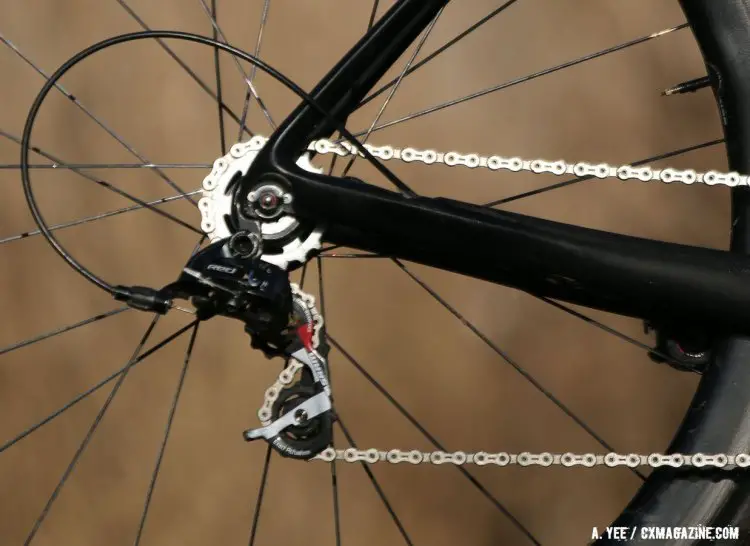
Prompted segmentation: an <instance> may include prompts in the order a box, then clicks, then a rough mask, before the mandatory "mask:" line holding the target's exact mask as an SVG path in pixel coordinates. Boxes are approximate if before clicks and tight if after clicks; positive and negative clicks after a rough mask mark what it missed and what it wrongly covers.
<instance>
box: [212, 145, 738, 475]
mask: <svg viewBox="0 0 750 546" xmlns="http://www.w3.org/2000/svg"><path fill="white" fill-rule="evenodd" d="M267 140H268V139H267V138H265V137H262V136H255V137H253V138H251V139H250V140H248V141H247V142H243V143H239V144H235V145H234V146H232V148H231V150H230V154H231V156H232V157H234V158H241V157H243V156H245V155H246V154H247V153H249V152H256V151H258V150H260V149H261V148H263V145H264V144H265V143H266V141H267ZM364 146H365V148H366V149H367V150H368V151H369V152H370V153H371V154H372V155H373V156H375V157H376V158H378V159H381V160H384V161H391V160H394V159H396V160H401V161H404V162H406V163H412V162H421V163H425V164H427V165H432V164H435V163H440V164H444V165H448V166H451V167H453V166H463V167H468V168H470V169H476V168H486V169H490V170H492V171H498V170H507V171H511V172H519V171H528V172H531V173H535V174H554V175H556V176H563V175H573V176H577V177H585V176H591V177H595V178H599V179H605V178H616V179H619V180H623V181H624V180H640V181H641V182H663V183H666V184H671V183H673V182H677V183H682V184H695V183H701V184H707V185H709V186H714V185H724V186H729V187H735V186H747V185H748V176H747V175H741V174H739V173H737V172H730V173H721V172H717V171H707V172H704V173H700V172H696V171H695V170H692V169H686V170H678V169H673V168H665V169H652V168H651V167H633V166H631V165H620V166H613V165H609V164H607V163H599V164H591V163H586V162H578V163H566V162H565V161H562V160H558V161H547V160H545V159H532V160H528V159H522V158H520V157H502V156H497V155H492V156H482V155H479V154H474V153H471V154H460V153H458V152H438V151H436V150H417V149H415V148H396V147H394V146H388V145H385V146H375V145H372V144H365V145H364ZM308 150H309V151H315V152H316V153H318V154H336V155H339V156H342V157H344V156H348V155H359V156H362V153H361V152H359V151H358V150H357V149H356V148H355V147H354V146H353V145H352V144H351V143H349V142H334V141H331V140H327V139H321V140H316V141H313V142H311V143H310V146H309V147H308ZM225 163H226V162H225V160H224V159H223V158H222V159H219V160H217V163H216V164H215V165H214V172H212V173H211V175H209V176H208V177H207V178H206V182H204V189H206V190H211V189H213V188H212V187H211V185H212V183H213V181H214V180H215V179H216V178H218V176H219V175H220V173H222V172H223V171H224V170H226V164H225ZM207 186H208V187H207ZM204 219H205V216H204ZM293 290H294V294H295V296H296V297H298V298H302V299H303V301H304V304H305V306H306V307H307V308H308V309H309V310H310V311H311V312H312V313H313V316H314V317H315V323H316V326H315V336H316V339H315V343H314V346H315V347H316V348H317V346H318V344H319V340H318V335H319V332H320V327H321V326H322V324H323V319H322V317H321V316H320V314H319V313H318V312H317V310H316V309H315V306H314V299H313V298H312V296H310V295H308V294H306V293H304V292H302V291H301V290H299V288H298V287H297V286H296V285H293ZM302 367H303V365H302V364H301V363H299V362H296V361H294V360H292V361H291V362H290V364H289V366H287V368H285V369H284V370H283V371H282V372H281V373H280V374H279V377H278V379H277V380H276V382H275V383H274V384H273V385H272V386H271V387H269V388H268V389H267V390H266V393H265V398H264V401H263V405H262V406H261V408H260V409H259V410H258V417H259V419H260V421H261V423H263V425H264V426H267V425H269V424H270V423H271V408H272V406H273V404H274V402H275V401H276V399H277V398H278V396H279V394H280V393H281V390H282V389H283V388H284V387H285V386H287V385H289V384H291V383H292V381H293V380H294V377H295V376H296V374H297V372H298V371H299V370H301V369H302ZM312 460H317V461H326V462H331V461H334V460H336V461H343V462H347V463H357V462H362V463H366V464H375V463H383V462H387V463H390V464H402V463H406V464H412V465H420V464H431V465H443V464H449V465H454V466H464V465H476V466H500V467H505V466H521V467H527V466H542V467H550V466H563V467H567V468H570V467H584V468H593V467H596V466H607V467H609V468H617V467H629V468H637V467H641V466H648V467H651V468H659V467H664V466H669V467H672V468H682V467H694V468H716V469H723V470H733V469H736V468H748V467H750V454H747V453H740V454H737V455H728V454H724V453H718V454H706V453H695V454H692V455H688V454H680V453H674V454H669V455H666V454H662V453H651V454H647V455H645V454H639V453H628V454H621V453H607V454H605V455H602V454H596V453H549V452H544V453H530V452H523V453H509V452H505V451H501V452H492V453H490V452H485V451H477V452H466V451H453V452H447V451H440V450H436V451H419V450H410V451H407V450H401V449H391V450H388V451H383V450H379V449H374V448H371V449H356V448H349V449H334V448H332V447H329V448H327V449H325V450H324V451H323V452H321V453H319V454H318V455H316V456H315V457H313V459H312Z"/></svg>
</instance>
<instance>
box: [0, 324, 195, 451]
mask: <svg viewBox="0 0 750 546" xmlns="http://www.w3.org/2000/svg"><path fill="white" fill-rule="evenodd" d="M192 326H193V324H192V323H191V324H188V325H187V326H184V327H182V328H180V329H179V330H177V331H176V332H174V333H173V334H171V335H169V336H167V337H166V338H164V339H163V340H161V341H160V342H159V343H157V344H156V345H154V346H153V347H151V348H150V349H149V350H147V351H145V352H144V353H143V354H142V355H140V356H138V358H136V359H135V361H134V362H133V363H132V365H131V363H130V362H128V363H127V364H126V365H125V366H124V367H123V368H120V369H119V370H118V371H116V372H115V373H113V374H110V375H109V376H107V377H105V378H104V379H102V380H101V381H99V383H97V384H96V385H94V386H93V387H91V388H89V389H88V390H86V391H84V392H82V393H81V394H79V395H78V396H76V397H75V398H73V399H72V400H71V401H70V402H67V403H66V404H64V405H63V406H61V407H60V408H59V409H57V410H55V411H54V412H52V413H50V414H49V415H48V416H47V417H45V418H44V419H42V420H41V421H38V422H37V423H36V424H34V425H32V426H31V427H29V428H27V429H26V430H24V431H23V432H22V433H21V434H19V435H17V436H15V437H14V438H12V439H10V440H8V441H7V442H5V443H4V444H3V445H1V446H0V453H2V452H3V451H5V450H6V449H8V448H10V447H12V446H14V445H15V444H17V443H18V442H20V441H21V440H23V439H24V438H26V437H27V436H28V435H29V434H31V433H32V432H34V431H36V430H38V429H40V428H41V427H43V426H44V425H46V424H47V423H49V422H50V421H52V420H54V419H56V418H57V417H59V416H60V415H62V414H63V413H65V412H66V411H68V410H69V409H70V408H72V407H73V406H75V405H76V404H77V403H78V402H80V401H81V400H85V399H86V398H88V397H89V396H91V395H92V394H94V393H95V392H96V391H98V390H99V389H101V388H102V387H103V386H104V385H106V384H107V383H110V382H111V381H112V380H114V379H115V378H117V377H119V376H120V375H122V374H123V373H124V372H125V370H126V369H127V368H128V367H132V366H136V365H138V364H140V363H141V362H143V361H144V360H145V359H146V358H148V357H149V356H151V355H152V354H154V353H155V352H156V351H158V350H159V349H161V348H162V347H164V346H165V345H168V344H169V343H171V342H172V341H174V340H175V339H177V338H178V337H179V336H181V335H182V334H184V333H185V332H187V331H188V330H189V329H190V328H192Z"/></svg>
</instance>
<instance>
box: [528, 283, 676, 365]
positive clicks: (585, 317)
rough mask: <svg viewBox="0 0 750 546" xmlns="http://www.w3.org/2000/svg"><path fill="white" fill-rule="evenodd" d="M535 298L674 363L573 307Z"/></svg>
mask: <svg viewBox="0 0 750 546" xmlns="http://www.w3.org/2000/svg"><path fill="white" fill-rule="evenodd" d="M532 295H533V294H532ZM534 297H535V298H537V299H539V300H541V301H543V302H544V303H547V304H549V305H551V306H552V307H555V308H557V309H559V310H560V311H563V312H565V313H568V314H569V315H572V316H574V317H576V318H578V319H580V320H582V321H584V322H587V323H588V324H591V325H592V326H596V327H597V328H599V329H600V330H603V331H605V332H607V333H608V334H612V335H613V336H615V337H618V338H620V339H621V340H623V341H627V342H628V343H630V344H631V345H634V346H636V347H638V348H639V349H645V350H646V351H648V352H650V353H653V354H655V355H656V356H658V357H660V358H663V359H664V360H666V361H668V362H674V359H673V358H672V357H670V356H668V355H665V354H664V353H662V352H660V351H657V350H656V349H654V348H653V347H650V346H648V345H646V344H645V343H642V342H640V341H638V340H637V339H634V338H632V337H630V336H628V335H626V334H623V333H622V332H620V331H618V330H615V329H614V328H611V327H610V326H607V325H606V324H604V323H603V322H600V321H598V320H596V319H593V318H591V317H590V316H588V315H584V314H583V313H579V312H578V311H576V310H575V309H573V308H571V307H568V306H567V305H563V304H562V303H560V302H557V301H555V300H552V299H549V298H545V297H543V296H534ZM677 364H679V363H677Z"/></svg>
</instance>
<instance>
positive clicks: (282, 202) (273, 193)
mask: <svg viewBox="0 0 750 546" xmlns="http://www.w3.org/2000/svg"><path fill="white" fill-rule="evenodd" d="M247 201H248V204H249V205H250V209H251V211H252V212H253V214H254V215H256V216H258V217H259V218H262V219H264V220H273V219H274V218H277V217H278V216H280V215H281V214H282V213H283V212H284V209H285V208H286V205H289V204H290V203H291V202H292V195H291V194H290V193H287V192H286V191H285V190H284V189H283V188H282V187H281V186H280V185H278V184H276V183H267V184H263V185H261V186H259V187H257V188H255V189H254V190H253V191H251V192H250V193H248V194H247Z"/></svg>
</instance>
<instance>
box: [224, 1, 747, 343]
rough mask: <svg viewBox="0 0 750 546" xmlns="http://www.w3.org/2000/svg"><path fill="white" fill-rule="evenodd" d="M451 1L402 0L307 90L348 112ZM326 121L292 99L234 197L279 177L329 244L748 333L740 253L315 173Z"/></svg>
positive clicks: (658, 319)
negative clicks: (301, 162)
mask: <svg viewBox="0 0 750 546" xmlns="http://www.w3.org/2000/svg"><path fill="white" fill-rule="evenodd" d="M447 1H448V0H399V1H398V2H397V3H396V4H395V5H394V6H393V8H391V9H390V10H389V11H388V12H387V13H386V14H385V15H384V16H383V17H382V18H381V19H380V21H379V22H378V23H377V24H376V25H375V26H373V28H372V29H371V30H370V32H368V33H367V34H366V35H365V36H364V37H363V38H362V39H361V40H360V41H359V42H358V43H357V44H356V45H355V46H354V48H353V49H352V50H351V51H350V52H349V53H348V54H347V55H345V56H344V58H343V59H342V60H341V61H340V62H339V63H338V64H337V65H336V66H335V67H334V68H333V69H332V70H331V71H330V72H329V73H328V74H327V75H326V76H325V78H323V80H322V81H321V82H320V83H319V84H318V85H317V86H316V88H315V89H314V90H313V91H312V92H311V93H310V95H311V96H312V98H313V99H314V100H315V101H316V102H317V103H318V105H320V106H322V107H323V108H325V109H326V110H328V111H329V112H330V113H331V115H332V116H333V118H335V119H336V120H338V121H342V122H343V121H345V120H346V119H347V117H348V116H349V114H351V112H352V111H353V110H355V109H356V107H357V105H358V104H359V103H360V101H361V100H362V99H363V98H364V97H365V95H366V93H367V92H368V91H369V90H370V89H371V88H372V87H373V86H374V84H375V83H376V82H377V81H378V80H379V79H380V78H381V77H382V76H383V75H384V74H385V72H386V71H387V70H388V68H389V67H390V66H391V65H392V64H393V63H394V62H395V61H396V60H397V59H398V58H399V56H400V55H401V54H402V53H403V52H404V51H405V50H406V48H407V47H408V46H409V44H410V43H412V42H413V41H414V40H415V39H416V37H417V36H418V35H419V34H420V32H421V31H422V30H423V29H424V28H425V27H426V26H427V25H428V24H429V22H430V21H431V20H432V19H433V18H434V17H435V16H436V15H437V13H438V12H439V10H440V9H441V8H442V7H444V6H445V5H446V4H447ZM694 31H695V28H694ZM324 119H325V118H324V117H323V116H322V115H321V113H320V112H319V111H317V110H316V109H314V108H312V107H311V106H310V105H309V104H307V103H306V102H303V103H302V104H300V106H298V107H297V108H296V109H295V110H294V112H292V114H291V115H290V116H289V117H288V118H287V119H286V120H285V122H284V123H283V124H282V125H281V126H280V127H279V128H278V130H277V131H276V132H275V133H274V134H273V135H272V136H271V138H270V140H269V141H268V143H267V144H266V145H265V146H264V148H263V150H262V151H261V152H260V154H259V155H258V157H257V158H256V159H255V161H254V162H253V164H252V166H251V168H250V170H249V171H248V173H247V175H246V176H245V177H244V178H243V179H242V180H241V181H240V184H239V191H238V193H236V194H235V195H247V192H248V191H249V190H250V189H251V188H252V187H253V186H255V185H257V184H258V183H259V182H262V181H265V180H268V179H269V178H272V179H274V180H277V181H278V180H283V181H284V182H285V183H286V184H288V185H289V187H290V189H291V192H292V195H293V197H294V210H295V214H296V215H297V216H299V217H300V218H302V219H305V220H308V221H310V222H312V223H315V224H316V225H325V226H326V230H325V233H324V238H325V240H326V241H328V242H330V243H333V244H337V245H344V246H348V247H355V248H359V249H363V250H367V251H372V252H375V253H378V254H383V255H386V256H393V257H398V258H402V259H405V260H409V261H414V262H418V263H421V264H425V265H429V266H433V267H437V268H440V269H444V270H448V271H453V272H457V273H461V274H464V275H469V276H471V277H475V278H478V279H484V280H487V281H491V282H494V283H499V284H503V285H506V286H509V287H513V288H517V289H520V290H524V291H527V292H529V293H532V294H535V295H539V296H546V297H550V298H555V299H560V300H564V301H568V302H572V303H575V304H579V305H583V306H587V307H591V308H597V309H601V310H605V311H609V312H613V313H616V314H620V315H628V316H633V317H639V318H643V319H647V320H650V321H652V322H654V323H656V324H670V325H691V326H700V327H703V328H706V329H710V330H712V331H731V332H733V333H750V258H748V257H747V256H745V255H741V254H735V253H730V252H724V251H719V250H712V249H706V248H699V247H692V246H686V245H678V244H673V243H665V242H660V241H654V240H649V239H642V238H637V237H630V236H625V235H618V234H612V233H607V232H603V231H598V230H592V229H586V228H581V227H577V226H571V225H567V224H562V223H558V222H552V221H548V220H543V219H539V218H533V217H529V216H524V215H521V214H516V213H510V212H504V211H499V210H495V209H489V208H486V207H482V206H478V205H472V204H466V203H461V202H458V201H453V200H450V199H445V198H426V197H419V196H415V195H411V194H409V193H398V192H394V191H388V190H384V189H381V188H378V187H375V186H372V185H369V184H366V183H364V182H361V181H358V180H355V179H352V178H336V177H330V176H325V175H319V174H312V173H309V172H307V171H304V170H302V169H300V168H299V167H297V165H296V160H297V158H298V157H299V156H300V154H301V152H302V151H303V150H305V149H306V148H307V145H308V143H309V142H310V141H311V140H313V139H316V138H322V137H326V136H330V134H331V133H332V132H333V127H332V124H331V123H330V122H328V123H326V122H325V121H324ZM736 191H743V192H744V188H743V189H739V188H738V189H736V190H735V192H736ZM237 206H238V203H235V207H237ZM635 214H637V211H636V212H635Z"/></svg>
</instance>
